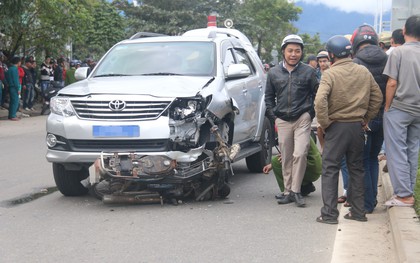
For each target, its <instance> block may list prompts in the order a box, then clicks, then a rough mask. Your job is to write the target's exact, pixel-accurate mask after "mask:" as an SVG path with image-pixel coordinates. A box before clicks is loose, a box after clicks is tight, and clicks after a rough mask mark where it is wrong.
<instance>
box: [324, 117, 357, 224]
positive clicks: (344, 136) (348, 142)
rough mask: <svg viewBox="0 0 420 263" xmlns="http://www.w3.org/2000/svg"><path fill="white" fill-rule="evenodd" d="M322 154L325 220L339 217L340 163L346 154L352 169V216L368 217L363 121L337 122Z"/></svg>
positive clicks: (350, 197) (350, 172)
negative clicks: (366, 212) (365, 202)
mask: <svg viewBox="0 0 420 263" xmlns="http://www.w3.org/2000/svg"><path fill="white" fill-rule="evenodd" d="M325 132H326V134H325V145H324V151H323V153H322V201H323V202H324V206H323V207H322V208H321V215H322V217H323V218H324V219H325V220H328V219H337V218H338V215H339V212H338V209H337V198H338V178H339V171H340V163H341V160H342V159H343V157H344V156H346V161H347V167H348V170H349V189H348V190H347V195H348V199H349V201H350V202H351V204H352V216H355V217H362V216H365V210H364V191H365V187H364V169H363V147H364V142H365V136H364V131H363V129H362V125H361V123H360V122H334V123H332V124H331V125H330V127H328V128H327V130H326V131H325Z"/></svg>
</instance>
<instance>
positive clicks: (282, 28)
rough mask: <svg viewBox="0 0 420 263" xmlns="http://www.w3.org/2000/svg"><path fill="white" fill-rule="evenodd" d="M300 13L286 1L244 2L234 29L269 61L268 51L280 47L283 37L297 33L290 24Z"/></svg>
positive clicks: (258, 0)
mask: <svg viewBox="0 0 420 263" xmlns="http://www.w3.org/2000/svg"><path fill="white" fill-rule="evenodd" d="M300 13H301V9H300V8H299V7H296V6H295V5H294V4H293V3H289V1H287V0H245V1H244V3H243V4H242V5H241V8H240V10H239V12H238V15H237V17H236V19H237V20H238V23H237V24H236V27H237V28H238V29H239V30H241V31H242V32H244V33H245V35H247V36H248V37H249V38H251V40H252V42H253V43H254V44H255V45H256V48H257V53H258V55H259V56H260V57H262V58H263V59H266V60H271V59H272V58H271V54H270V51H271V50H272V49H275V48H277V47H279V46H280V44H281V40H282V39H283V37H285V36H286V35H288V34H292V33H293V34H294V33H296V32H297V28H295V27H293V26H292V24H291V22H292V21H297V20H298V15H299V14H300ZM279 53H280V52H279Z"/></svg>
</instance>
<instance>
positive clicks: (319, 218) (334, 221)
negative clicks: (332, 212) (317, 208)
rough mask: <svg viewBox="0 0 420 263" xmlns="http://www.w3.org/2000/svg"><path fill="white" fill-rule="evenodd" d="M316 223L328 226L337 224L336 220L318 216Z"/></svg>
mask: <svg viewBox="0 0 420 263" xmlns="http://www.w3.org/2000/svg"><path fill="white" fill-rule="evenodd" d="M316 221H317V222H318V223H323V224H330V225H336V224H338V220H337V219H324V218H323V217H322V216H318V217H317V218H316Z"/></svg>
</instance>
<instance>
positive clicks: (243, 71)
mask: <svg viewBox="0 0 420 263" xmlns="http://www.w3.org/2000/svg"><path fill="white" fill-rule="evenodd" d="M249 75H251V69H250V68H249V67H248V65H246V64H231V65H229V67H228V70H227V75H226V79H237V78H246V77H248V76H249Z"/></svg>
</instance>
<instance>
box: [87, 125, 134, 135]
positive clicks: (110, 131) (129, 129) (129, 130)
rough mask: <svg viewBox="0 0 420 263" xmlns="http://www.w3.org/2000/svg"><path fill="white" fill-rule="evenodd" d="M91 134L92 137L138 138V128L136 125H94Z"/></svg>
mask: <svg viewBox="0 0 420 263" xmlns="http://www.w3.org/2000/svg"><path fill="white" fill-rule="evenodd" d="M92 133H93V137H139V136H140V127H139V126H137V125H122V126H120V125H110V126H100V125H94V126H93V127H92Z"/></svg>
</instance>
